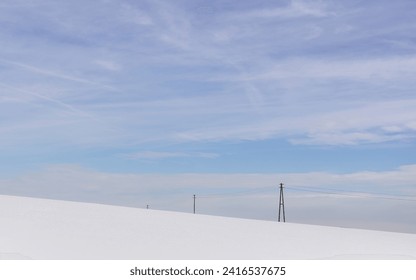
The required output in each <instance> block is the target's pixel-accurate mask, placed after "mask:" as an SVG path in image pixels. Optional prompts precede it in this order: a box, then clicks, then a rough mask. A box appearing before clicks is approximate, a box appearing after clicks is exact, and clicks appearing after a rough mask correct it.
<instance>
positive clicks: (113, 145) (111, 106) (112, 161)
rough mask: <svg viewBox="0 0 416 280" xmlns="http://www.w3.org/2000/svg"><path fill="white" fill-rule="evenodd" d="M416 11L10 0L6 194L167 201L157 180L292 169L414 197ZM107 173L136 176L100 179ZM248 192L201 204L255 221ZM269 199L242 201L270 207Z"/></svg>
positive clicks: (185, 190) (4, 87)
mask: <svg viewBox="0 0 416 280" xmlns="http://www.w3.org/2000/svg"><path fill="white" fill-rule="evenodd" d="M415 11H416V3H414V1H404V0H403V1H364V2H363V1H325V0H322V1H298V0H293V1H144V0H142V1H125V0H121V1H115V0H114V1H113V0H106V1H104V0H103V1H98V0H96V1H89V0H88V1H48V0H42V1H41V0H39V1H15V0H14V1H8V0H5V1H2V3H1V4H0V41H1V42H2V43H1V46H0V133H1V136H0V152H1V155H2V156H1V157H0V163H1V166H2V168H1V172H0V179H1V180H2V181H1V182H2V184H1V186H0V188H1V189H0V190H1V192H2V193H4V194H20V195H32V196H43V197H52V198H62V199H73V200H85V201H98V202H106V203H115V204H122V205H133V206H142V205H145V204H146V203H149V201H151V200H152V201H158V202H157V203H159V205H165V207H162V206H160V207H159V208H166V209H172V210H181V209H182V208H181V206H179V205H180V204H179V203H178V204H175V203H173V202H171V204H170V205H171V206H169V207H167V206H166V205H167V202H166V203H162V202H161V201H162V200H163V199H164V198H163V199H162V197H163V195H161V194H160V193H161V189H160V188H161V185H160V184H159V183H158V182H161V181H160V180H162V181H163V182H165V181H167V182H169V184H166V185H165V186H166V187H168V189H169V192H170V193H171V194H174V195H179V194H181V195H190V194H193V193H195V192H199V193H210V192H218V190H219V189H220V190H221V191H223V192H229V191H232V190H240V189H242V188H243V189H244V188H249V189H256V188H262V187H268V186H272V185H273V184H276V185H277V184H278V183H280V181H285V184H287V186H288V187H289V186H290V185H293V186H295V185H302V186H306V187H325V186H327V187H333V188H338V189H339V190H343V191H345V190H351V191H360V192H362V193H377V194H378V193H384V194H385V193H386V192H388V194H390V195H394V196H395V197H398V196H407V197H413V199H414V197H415V196H416V186H415V184H414V182H415V179H416V175H414V174H415V172H416V161H415V156H416V152H415V150H416V149H415V140H416V110H415V108H416V94H415V86H416V80H415V79H414V77H415V74H416V43H415V40H416V38H415V36H414V34H415V31H416V30H415V29H416V20H415V18H416V16H415ZM62 172H63V173H62ZM63 174H64V175H63ZM294 174H296V176H295V175H294ZM311 174H313V176H312V175H311ZM58 175H60V176H63V177H65V178H66V182H67V183H65V184H67V186H66V187H58V186H60V185H61V184H62V182H61V181H60V180H59V176H58ZM114 176H115V177H114ZM141 176H145V178H146V181H145V183H143V182H142V181H141V180H142V179H140V178H142V177H141ZM146 176H147V177H146ZM186 176H191V177H192V178H197V177H198V176H200V178H201V180H205V181H207V182H210V184H208V185H205V183H202V182H201V181H198V180H195V182H194V183H193V184H192V185H190V184H187V183H184V182H188V181H189V180H190V179H189V178H190V177H189V178H188V177H186ZM247 176H249V177H250V178H254V177H255V178H256V180H257V179H258V180H259V181H258V183H257V184H256V183H255V182H254V181H253V183H252V184H249V185H244V184H243V182H246V181H247ZM310 176H312V177H310ZM334 177H336V178H339V180H337V181H336V182H335V181H334V180H333V178H334ZM102 178H113V179H109V180H110V181H112V180H115V178H118V180H119V181H120V182H124V183H123V184H122V186H120V187H119V188H123V186H127V185H129V184H131V188H133V187H132V186H133V185H134V186H135V187H134V189H133V190H130V191H129V193H130V195H124V196H123V195H122V194H119V192H120V193H121V191H116V190H115V189H113V192H109V193H107V192H106V191H105V190H103V189H101V188H106V187H105V186H104V185H105V183H103V181H102ZM132 178H135V179H132ZM186 178H188V179H186ZM305 178H310V180H306V179H305ZM369 178H371V179H369ZM92 182H93V183H92ZM380 182H384V183H383V184H382V186H380ZM143 184H146V185H151V186H152V188H151V189H148V190H147V188H145V187H144V186H143ZM353 184H354V185H353ZM52 185H54V187H53V190H54V191H51V188H52ZM75 185H77V186H80V187H74V186H75ZM91 185H94V186H95V187H94V189H95V191H96V192H97V193H96V194H95V196H94V195H91V193H90V192H89V191H90V189H89V188H90V186H91ZM185 185H186V186H185ZM82 186H83V187H82ZM129 186H130V185H129ZM352 186H353V187H352ZM126 188H127V187H126ZM129 188H130V187H129ZM143 189H146V192H145V193H142V191H143ZM211 189H214V190H215V191H214V190H211ZM117 190H119V189H117ZM123 193H124V192H123ZM126 193H127V191H126ZM162 193H163V192H162ZM98 194H100V195H98ZM117 195H119V196H117ZM292 195H293V198H296V199H301V198H302V195H304V196H307V195H308V194H307V193H305V194H300V193H293V194H292ZM315 195H316V193H315ZM89 196H90V197H89ZM138 197H140V199H142V200H140V199H139V198H138ZM150 198H152V199H150ZM305 199H306V198H305ZM319 199H323V198H322V197H320V198H319ZM167 200H168V199H167ZM133 201H136V202H137V201H139V202H137V203H136V204H135V203H133ZM294 201H295V200H294ZM316 201H317V202H316V203H318V200H316ZM326 201H328V200H326ZM338 201H344V200H338ZM157 203H156V202H155V204H156V205H157ZM302 203H303V202H302ZM319 203H321V200H319ZM319 203H318V204H319ZM328 203H329V202H328ZM328 203H327V204H328ZM342 203H344V204H342ZM372 203H373V204H374V205H380V201H379V200H377V199H373V202H372ZM385 203H387V202H385ZM402 203H403V204H406V203H408V204H406V205H405V206H403V207H402V206H400V205H399V206H397V207H399V208H400V207H401V208H400V209H401V210H403V211H404V212H406V213H408V212H409V211H412V212H413V213H414V214H416V206H415V204H414V202H402ZM409 203H410V204H409ZM138 204H139V205H138ZM244 204H245V203H243V202H242V201H241V203H240V204H238V203H237V204H236V206H235V207H234V208H233V209H232V210H221V211H220V210H213V209H214V208H215V209H218V207H211V208H209V206H207V210H206V213H213V214H221V215H235V216H243V217H246V216H247V215H246V214H245V213H244V211H245V210H244V209H243V206H242V205H244ZM339 204H340V206H339V207H340V208H342V207H343V206H342V205H345V209H346V210H345V211H346V213H348V212H350V211H349V210H348V209H349V208H348V207H349V206H348V205H353V204H351V203H350V201H348V202H339ZM341 204H342V205H341ZM299 205H300V204H299ZM325 205H326V204H325ZM359 205H360V204H359ZM362 205H367V206H366V207H369V206H368V205H372V204H371V203H370V202H369V203H367V204H365V203H364V204H362ZM273 207H275V206H273V205H272V204H270V208H268V209H265V210H264V211H263V210H259V209H257V210H255V211H250V213H253V212H255V213H257V214H255V215H254V214H253V217H255V218H265V219H273V217H272V216H271V215H269V214H267V215H265V214H264V213H265V212H267V213H270V211H271V210H270V209H272V208H273ZM332 207H333V206H332V205H330V204H328V205H326V206H325V207H323V208H322V209H321V212H325V211H326V212H325V213H327V212H328V211H331V210H328V209H333V208H332ZM354 207H355V206H354ZM379 207H381V206H379ZM383 207H384V208H383V209H385V211H387V210H386V209H392V208H391V207H390V206H388V205H383ZM395 207H396V206H395ZM406 207H409V209H410V210H409V209H407V208H406ZM220 208H221V207H220ZM370 208H371V207H370ZM210 209H211V210H210ZM296 209H298V208H296ZM299 209H300V210H299V213H304V212H305V209H304V208H301V207H300V206H299ZM354 209H357V208H354ZM394 209H395V208H394ZM404 209H406V210H404ZM324 210H325V211H324ZM378 210H379V209H377V211H375V212H380V211H378ZM227 211H228V212H227ZM262 211H263V212H262ZM381 213H384V212H382V211H381ZM380 215H381V214H380ZM300 216H301V214H298V217H300ZM313 216H314V217H316V216H317V215H313ZM347 216H348V215H347ZM358 216H359V215H358ZM351 217H352V218H351V220H354V219H356V218H357V216H351ZM338 218H339V217H333V218H330V217H328V219H327V220H325V221H323V222H322V223H327V224H331V219H333V220H337V219H338ZM294 219H295V217H294ZM322 219H323V218H322ZM323 220H324V219H323ZM298 221H299V222H308V221H312V219H311V217H303V218H298ZM345 221H346V220H345ZM314 222H315V221H314ZM316 222H317V223H319V221H316ZM390 222H391V221H390ZM345 223H347V222H345ZM364 223H365V221H363V224H364ZM374 223H375V222H374ZM380 223H381V222H380ZM386 223H387V222H386ZM406 223H408V224H406ZM409 224H410V222H409V221H403V224H402V225H400V226H398V225H390V224H389V225H385V226H379V227H383V228H384V229H392V230H395V229H398V230H400V229H402V230H407V231H410V229H409V227H410V225H409ZM352 226H354V225H353V224H352ZM358 226H360V225H358ZM374 227H377V226H374ZM411 230H412V231H415V232H416V228H414V227H413V228H412V229H411Z"/></svg>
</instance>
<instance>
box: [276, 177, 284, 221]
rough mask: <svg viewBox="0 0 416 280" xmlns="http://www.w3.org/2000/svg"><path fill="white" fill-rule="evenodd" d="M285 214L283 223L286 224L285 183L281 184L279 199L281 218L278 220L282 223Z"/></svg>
mask: <svg viewBox="0 0 416 280" xmlns="http://www.w3.org/2000/svg"><path fill="white" fill-rule="evenodd" d="M281 214H283V222H284V223H285V222H286V216H285V199H284V197H283V183H280V197H279V217H278V219H277V221H278V222H280V216H281Z"/></svg>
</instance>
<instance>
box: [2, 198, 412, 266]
mask: <svg viewBox="0 0 416 280" xmlns="http://www.w3.org/2000/svg"><path fill="white" fill-rule="evenodd" d="M0 227H1V230H0V259H47V260H49V259H50V260H53V259H126V260H127V259H294V260H296V259H298V260H299V259H321V260H322V259H416V235H415V234H404V233H392V232H380V231H369V230H358V229H347V228H335V227H324V226H312V225H302V224H291V223H277V222H270V221H258V220H245V219H235V218H225V217H216V216H206V215H198V214H187V213H177V212H165V211H156V210H146V209H136V208H127V207H119V206H108V205H100V204H89V203H79V202H66V201H56V200H46V199H35V198H26V197H13V196H0Z"/></svg>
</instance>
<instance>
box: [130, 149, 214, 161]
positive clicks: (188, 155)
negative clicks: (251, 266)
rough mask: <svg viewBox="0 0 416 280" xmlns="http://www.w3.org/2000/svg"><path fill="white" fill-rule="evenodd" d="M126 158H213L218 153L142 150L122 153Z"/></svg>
mask: <svg viewBox="0 0 416 280" xmlns="http://www.w3.org/2000/svg"><path fill="white" fill-rule="evenodd" d="M123 156H124V157H126V158H128V159H138V160H141V159H146V160H158V159H167V158H207V159H214V158H217V157H219V155H218V154H214V153H203V152H194V153H189V152H188V153H184V152H156V151H143V152H137V153H131V154H127V155H123Z"/></svg>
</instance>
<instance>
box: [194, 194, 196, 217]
mask: <svg viewBox="0 0 416 280" xmlns="http://www.w3.org/2000/svg"><path fill="white" fill-rule="evenodd" d="M195 199H196V196H195V195H194V214H195Z"/></svg>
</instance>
